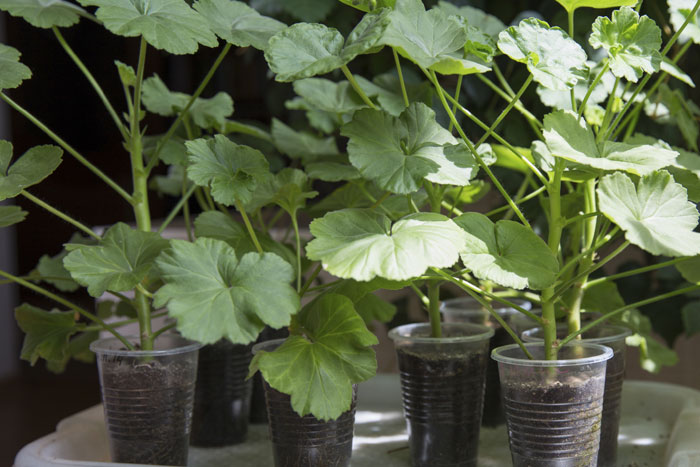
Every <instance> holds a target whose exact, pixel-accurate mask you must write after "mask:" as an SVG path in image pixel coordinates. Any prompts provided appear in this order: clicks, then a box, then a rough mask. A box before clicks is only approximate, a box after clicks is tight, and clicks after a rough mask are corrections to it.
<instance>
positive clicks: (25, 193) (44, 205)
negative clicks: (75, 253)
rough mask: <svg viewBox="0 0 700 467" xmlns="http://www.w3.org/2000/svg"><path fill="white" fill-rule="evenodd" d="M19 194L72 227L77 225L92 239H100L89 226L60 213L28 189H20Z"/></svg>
mask: <svg viewBox="0 0 700 467" xmlns="http://www.w3.org/2000/svg"><path fill="white" fill-rule="evenodd" d="M20 194H21V195H22V196H24V197H25V198H27V199H28V200H29V201H31V202H33V203H34V204H36V205H38V206H40V207H42V208H44V209H46V210H47V211H49V212H50V213H51V214H53V215H54V216H56V217H58V218H60V219H63V220H64V221H66V222H68V223H69V224H71V225H73V226H74V227H77V228H78V229H80V230H82V231H83V232H85V233H86V234H88V235H89V236H91V237H93V238H94V239H96V240H98V241H99V240H102V237H100V236H99V235H97V234H96V233H95V232H93V230H92V229H91V228H89V227H87V226H85V225H84V224H82V223H80V222H78V221H77V220H75V219H73V218H72V217H70V216H68V215H67V214H64V213H62V212H61V211H59V210H58V209H56V208H54V207H52V206H50V205H49V204H47V203H45V202H44V201H42V200H40V199H39V198H37V197H36V196H34V195H32V194H31V193H29V192H28V191H25V190H22V192H21V193H20Z"/></svg>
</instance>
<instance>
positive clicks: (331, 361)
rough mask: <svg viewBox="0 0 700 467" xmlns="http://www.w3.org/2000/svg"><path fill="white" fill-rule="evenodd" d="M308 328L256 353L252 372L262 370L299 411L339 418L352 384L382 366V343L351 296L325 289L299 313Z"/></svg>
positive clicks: (367, 377)
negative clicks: (377, 349)
mask: <svg viewBox="0 0 700 467" xmlns="http://www.w3.org/2000/svg"><path fill="white" fill-rule="evenodd" d="M297 321H298V323H299V326H300V329H303V334H295V335H292V336H291V337H289V338H288V339H287V340H286V341H285V342H284V343H283V344H282V345H281V346H280V347H279V348H278V349H276V350H275V351H274V352H260V353H258V354H257V355H255V357H254V358H253V362H252V363H251V374H252V373H254V372H255V371H258V370H259V371H260V372H261V373H262V374H263V377H264V378H265V381H267V382H268V383H269V384H270V386H272V387H273V388H275V389H277V390H278V391H281V392H284V393H285V394H290V395H291V402H292V408H293V409H294V411H295V412H297V413H298V414H299V415H300V416H304V415H308V414H312V415H313V416H314V417H316V418H318V419H319V420H332V419H335V418H338V417H339V416H340V415H341V414H342V413H343V412H345V411H346V410H348V409H349V408H350V403H351V400H352V385H353V384H356V383H359V382H362V381H365V380H367V379H369V378H371V377H372V376H373V375H374V373H375V372H376V370H377V361H376V357H375V355H374V351H373V350H372V349H371V348H370V346H372V345H376V344H377V343H378V341H377V338H376V337H375V336H374V334H372V333H371V332H369V331H368V330H367V327H366V326H365V323H364V321H363V320H362V318H361V317H360V316H359V315H358V314H357V312H356V311H355V308H354V307H353V304H352V302H351V301H350V299H348V298H347V297H344V296H342V295H337V294H326V295H323V296H321V297H320V298H318V299H317V300H315V301H314V302H312V303H311V304H309V305H307V306H306V307H304V309H303V310H302V311H301V312H300V313H299V316H298V317H297Z"/></svg>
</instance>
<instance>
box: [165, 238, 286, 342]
mask: <svg viewBox="0 0 700 467" xmlns="http://www.w3.org/2000/svg"><path fill="white" fill-rule="evenodd" d="M155 264H156V266H157V268H158V269H159V271H160V274H161V278H162V280H163V281H164V282H165V285H164V286H163V287H161V288H160V290H158V292H157V293H156V296H155V301H154V304H155V306H157V307H162V306H165V305H166V304H167V307H168V311H169V314H170V315H171V316H173V317H174V318H177V328H178V330H179V331H180V333H182V335H183V336H185V337H187V338H188V339H193V340H196V341H198V342H202V343H203V344H210V343H214V342H216V341H218V340H219V339H221V338H223V337H226V338H228V339H230V340H231V342H234V343H238V344H247V343H249V342H252V341H254V340H255V339H257V337H258V334H259V333H260V331H262V329H263V328H264V327H265V325H269V326H271V327H273V328H281V327H282V326H288V325H289V323H290V320H291V316H292V315H293V314H295V313H296V312H297V310H298V309H299V296H298V295H297V293H296V292H295V290H294V289H293V288H292V287H291V286H290V285H289V283H290V281H291V280H292V278H293V277H294V272H293V270H292V266H290V265H289V263H287V262H286V261H284V260H283V259H282V258H280V257H279V256H277V255H275V254H273V253H263V254H262V255H261V254H258V253H246V254H245V255H243V256H242V257H241V258H240V259H239V258H238V257H237V256H236V252H235V251H234V249H233V248H231V247H230V246H229V245H228V244H226V243H225V242H223V241H221V240H215V239H212V238H199V239H197V241H196V242H195V243H191V242H187V241H184V240H171V242H170V248H169V249H168V250H165V251H164V252H163V253H162V254H161V255H160V256H159V257H158V258H157V259H156V261H155Z"/></svg>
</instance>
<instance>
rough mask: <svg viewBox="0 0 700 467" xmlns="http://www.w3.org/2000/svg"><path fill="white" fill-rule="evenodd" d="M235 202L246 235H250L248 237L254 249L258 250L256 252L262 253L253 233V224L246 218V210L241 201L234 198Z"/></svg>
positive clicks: (256, 237)
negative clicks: (246, 231) (246, 232)
mask: <svg viewBox="0 0 700 467" xmlns="http://www.w3.org/2000/svg"><path fill="white" fill-rule="evenodd" d="M235 204H236V209H238V212H240V213H241V217H242V218H243V223H244V224H245V228H246V230H248V235H250V239H251V240H252V241H253V245H255V249H256V250H258V253H260V254H263V249H262V246H260V242H259V241H258V236H257V235H255V229H253V224H251V223H250V219H248V214H246V212H245V208H244V207H243V203H241V202H240V201H238V200H236V203H235Z"/></svg>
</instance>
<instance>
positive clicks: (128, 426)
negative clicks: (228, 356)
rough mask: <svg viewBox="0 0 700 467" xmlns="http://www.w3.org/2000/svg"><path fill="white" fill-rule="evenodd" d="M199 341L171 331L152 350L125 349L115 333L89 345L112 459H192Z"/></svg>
mask: <svg viewBox="0 0 700 467" xmlns="http://www.w3.org/2000/svg"><path fill="white" fill-rule="evenodd" d="M128 339H129V340H130V341H131V342H134V343H137V342H138V338H128ZM200 347H201V344H199V343H196V342H192V341H189V340H187V339H184V338H183V337H180V336H178V335H176V334H171V333H166V334H163V335H161V336H159V337H158V338H157V339H156V341H155V343H154V350H149V351H144V350H126V349H125V348H124V345H123V344H122V343H121V342H120V341H119V340H118V339H116V338H107V339H100V340H97V341H95V342H93V343H92V344H91V345H90V350H92V351H93V352H94V353H95V354H96V355H97V367H98V369H99V374H100V385H101V387H102V402H103V404H104V413H105V421H106V424H107V432H108V434H109V442H110V452H111V457H112V462H119V463H130V464H157V465H187V453H188V446H189V437H190V425H191V420H192V404H193V400H194V386H195V379H196V377H197V353H198V352H197V351H198V349H199V348H200Z"/></svg>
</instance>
